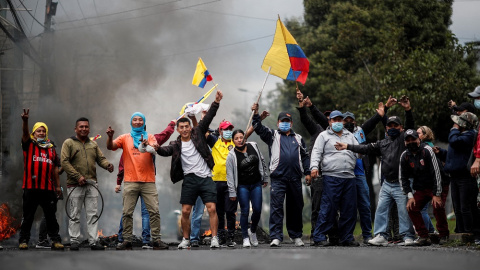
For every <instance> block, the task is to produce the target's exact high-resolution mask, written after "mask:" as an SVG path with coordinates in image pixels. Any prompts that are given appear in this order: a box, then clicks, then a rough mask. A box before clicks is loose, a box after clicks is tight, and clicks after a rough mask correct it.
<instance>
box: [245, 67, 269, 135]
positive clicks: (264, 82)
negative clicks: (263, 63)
mask: <svg viewBox="0 0 480 270" xmlns="http://www.w3.org/2000/svg"><path fill="white" fill-rule="evenodd" d="M271 69H272V67H268V72H267V76H266V77H265V80H264V81H263V86H262V89H261V90H260V93H258V98H257V102H256V103H257V104H258V102H260V98H261V97H262V92H263V89H265V84H266V83H267V79H268V75H270V70H271ZM254 114H255V111H252V114H251V115H250V119H248V123H247V128H246V129H245V132H247V130H248V128H249V127H250V125H251V124H252V119H253V115H254Z"/></svg>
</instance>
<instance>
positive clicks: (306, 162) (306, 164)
mask: <svg viewBox="0 0 480 270" xmlns="http://www.w3.org/2000/svg"><path fill="white" fill-rule="evenodd" d="M299 147H300V156H301V157H302V164H303V174H304V175H310V156H309V155H308V153H307V149H306V146H305V141H304V140H303V138H302V145H299Z"/></svg>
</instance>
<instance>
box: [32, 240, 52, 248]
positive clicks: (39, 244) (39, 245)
mask: <svg viewBox="0 0 480 270" xmlns="http://www.w3.org/2000/svg"><path fill="white" fill-rule="evenodd" d="M35 248H38V249H43V248H51V246H50V242H48V240H47V239H45V240H42V241H38V242H37V244H36V245H35Z"/></svg>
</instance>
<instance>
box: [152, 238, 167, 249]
mask: <svg viewBox="0 0 480 270" xmlns="http://www.w3.org/2000/svg"><path fill="white" fill-rule="evenodd" d="M162 249H168V245H167V244H165V243H164V242H162V240H158V241H155V242H153V250H162Z"/></svg>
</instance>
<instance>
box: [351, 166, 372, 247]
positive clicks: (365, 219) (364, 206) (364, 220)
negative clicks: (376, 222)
mask: <svg viewBox="0 0 480 270" xmlns="http://www.w3.org/2000/svg"><path fill="white" fill-rule="evenodd" d="M355 178H356V184H357V208H358V214H359V215H360V227H361V228H362V235H363V239H367V238H370V237H372V212H371V211H370V193H369V191H368V185H367V178H366V177H365V175H356V176H355Z"/></svg>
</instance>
